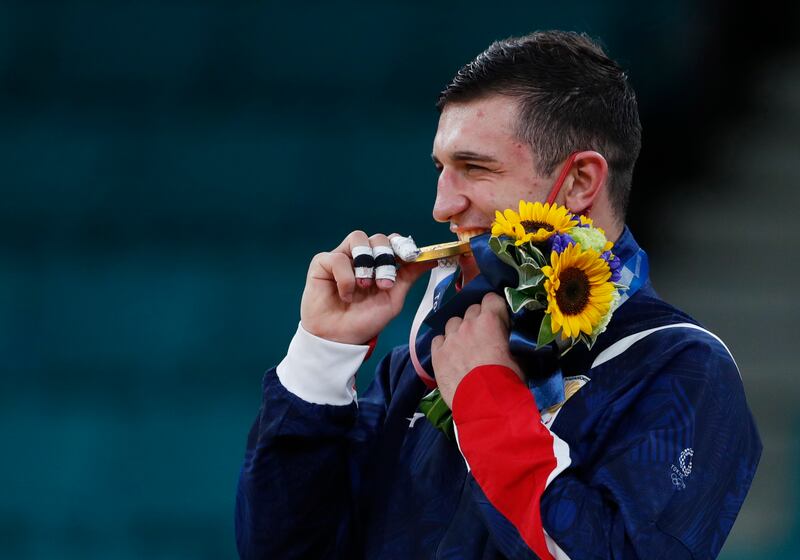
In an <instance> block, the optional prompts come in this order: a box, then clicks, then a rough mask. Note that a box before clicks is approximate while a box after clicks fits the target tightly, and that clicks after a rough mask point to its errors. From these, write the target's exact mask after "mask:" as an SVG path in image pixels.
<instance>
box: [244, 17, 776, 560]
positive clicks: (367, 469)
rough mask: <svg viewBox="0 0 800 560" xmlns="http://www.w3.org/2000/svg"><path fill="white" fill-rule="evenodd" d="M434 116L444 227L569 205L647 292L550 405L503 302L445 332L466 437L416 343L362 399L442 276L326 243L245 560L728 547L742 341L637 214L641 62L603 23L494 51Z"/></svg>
mask: <svg viewBox="0 0 800 560" xmlns="http://www.w3.org/2000/svg"><path fill="white" fill-rule="evenodd" d="M438 107H439V109H440V111H441V116H440V120H439V127H438V130H437V133H436V137H435V139H434V143H433V160H434V164H435V165H436V167H437V169H438V170H439V180H438V190H437V197H436V203H435V205H434V209H433V215H434V218H435V219H436V220H438V221H440V222H449V223H450V226H451V230H452V231H453V232H454V233H455V234H456V235H457V236H458V237H459V238H461V239H467V238H470V237H473V236H475V235H477V234H480V233H483V232H485V231H486V230H487V229H488V228H489V227H490V224H491V222H492V220H493V218H494V212H495V210H498V209H500V210H502V209H504V208H515V207H516V206H517V204H518V202H519V200H520V199H523V200H527V201H544V200H545V199H546V198H547V197H551V198H552V197H555V199H554V200H555V202H556V203H558V204H561V205H564V206H566V207H567V208H568V209H569V210H570V211H571V212H573V213H575V214H581V215H584V216H586V215H589V216H591V218H592V219H593V220H594V224H595V225H596V226H599V227H602V228H603V229H604V230H605V232H606V234H607V236H608V238H609V239H610V240H612V241H614V242H615V249H614V251H615V254H617V256H619V257H620V259H621V260H622V261H623V262H624V263H626V264H625V266H626V270H627V271H628V273H629V274H628V279H629V281H630V282H631V289H630V290H629V293H628V296H629V297H628V299H627V301H626V302H625V303H623V304H622V305H621V307H619V309H617V311H616V312H615V314H614V317H613V319H612V321H611V323H610V324H609V326H608V329H607V330H606V332H605V333H603V334H602V335H601V336H600V337H599V338H598V340H597V343H596V344H595V345H594V347H593V348H592V349H591V350H589V349H587V348H585V347H576V348H574V349H573V350H571V351H570V352H569V353H568V354H566V355H565V356H564V357H563V358H562V359H561V360H560V361H559V363H558V367H559V368H560V370H561V372H562V373H563V377H564V379H566V380H569V382H570V383H571V384H572V385H571V387H572V389H571V390H570V391H568V392H567V394H568V395H569V397H570V398H569V399H568V400H567V401H566V402H563V403H561V404H560V406H556V407H552V408H549V409H547V410H541V409H542V408H543V407H542V405H541V403H537V402H536V399H535V397H534V395H533V394H532V393H531V390H530V389H529V386H528V385H527V383H526V381H527V380H528V379H529V378H535V377H536V375H537V372H536V371H523V368H522V367H521V366H520V365H519V364H520V360H519V359H518V356H516V355H515V354H512V352H511V350H510V347H509V329H510V328H512V325H511V321H510V318H509V313H508V310H507V307H506V304H505V302H504V300H503V299H502V298H501V297H500V296H498V295H496V294H494V293H488V294H487V295H486V296H485V297H484V298H483V299H482V300H481V301H480V303H479V304H475V305H472V306H470V307H469V308H468V309H467V310H466V311H465V312H464V313H463V317H461V316H455V317H453V318H451V319H450V320H449V321H447V324H446V327H445V329H444V332H443V333H442V334H441V335H439V336H437V337H436V338H434V339H433V341H432V342H431V344H430V347H431V351H430V356H429V358H430V363H432V369H433V372H434V375H435V379H436V382H437V383H438V387H439V389H440V391H441V394H442V396H443V398H444V401H445V402H446V403H447V405H448V406H449V407H450V408H451V409H452V411H453V418H454V421H455V428H456V436H457V441H452V440H450V439H449V438H448V437H447V436H446V435H445V434H443V433H442V432H441V431H438V430H436V429H435V428H434V427H433V426H432V425H431V424H430V423H429V422H428V420H427V419H426V418H424V417H421V414H419V413H418V407H419V403H420V399H421V398H422V397H423V396H425V395H426V394H427V393H428V391H429V389H428V387H427V386H426V384H425V382H424V380H423V379H422V378H421V377H420V375H418V374H417V372H416V368H415V366H414V364H412V360H410V358H409V349H408V347H402V348H397V349H395V350H394V351H393V352H392V353H391V354H390V355H388V356H387V357H385V358H384V359H383V361H382V362H381V364H380V365H379V367H378V370H377V374H376V376H375V380H374V382H373V384H372V385H371V386H370V388H369V389H368V390H367V391H366V394H365V395H363V396H361V397H360V398H359V399H358V401H357V404H356V399H355V390H354V383H353V378H354V375H355V372H356V370H357V369H358V367H359V366H360V364H361V363H362V361H363V360H364V359H365V356H366V355H367V353H368V350H369V341H371V340H373V339H374V338H375V337H376V336H377V335H378V334H379V333H380V332H381V330H382V329H383V328H384V326H385V325H386V324H387V323H388V322H389V321H390V320H391V319H392V318H393V317H395V316H396V315H397V314H398V312H399V311H400V309H401V308H402V306H403V303H404V299H405V295H406V293H407V292H408V289H409V287H410V286H411V285H412V283H413V282H414V281H415V280H416V279H417V278H418V277H419V276H420V275H421V274H423V273H424V272H425V271H426V270H428V269H429V268H430V267H429V266H426V265H424V264H414V265H405V266H402V267H400V268H399V270H398V271H397V276H396V278H394V279H393V278H392V275H391V274H389V275H386V274H384V275H378V278H376V279H372V278H364V277H363V276H365V275H364V274H357V273H356V271H354V264H355V267H356V269H358V270H359V271H360V272H363V270H364V269H363V268H362V267H360V266H359V263H360V261H359V257H358V255H360V254H363V253H364V251H363V248H364V247H372V252H373V253H374V254H377V255H379V254H385V253H388V252H389V249H387V248H388V247H389V245H390V242H389V239H388V238H387V237H386V236H384V235H380V234H378V235H373V236H371V237H368V236H367V235H366V234H365V233H363V232H360V231H355V232H353V233H351V234H350V235H349V236H348V237H347V238H346V239H345V240H344V241H343V242H342V244H341V245H339V247H337V248H336V249H334V250H333V251H331V252H329V253H321V254H319V255H317V256H315V257H314V259H313V260H312V262H311V264H310V266H309V271H308V276H307V281H306V287H305V291H304V294H303V299H302V303H301V312H300V314H301V321H300V326H299V327H298V331H297V334H296V335H295V337H294V339H293V341H292V343H291V345H290V347H289V350H288V353H287V356H286V358H285V359H284V360H283V361H282V362H281V364H280V365H278V367H277V368H275V369H272V370H270V371H268V372H267V373H266V375H265V377H264V383H263V404H262V407H261V410H260V413H259V416H258V418H257V420H256V422H255V424H254V426H253V428H252V430H251V432H250V436H249V438H248V444H247V453H246V456H245V462H244V466H243V468H242V471H241V476H240V482H239V490H238V496H237V515H236V524H237V543H238V549H239V554H240V555H241V557H242V558H247V559H255V558H259V559H261V558H413V559H422V558H459V559H488V558H537V557H538V558H542V559H548V558H573V559H577V558H589V557H591V558H612V557H613V558H648V559H649V558H662V557H664V558H710V557H714V556H716V555H717V553H718V552H719V550H720V548H721V547H722V544H723V542H724V540H725V538H726V536H727V534H728V532H729V531H730V528H731V526H732V524H733V521H734V519H735V517H736V515H737V513H738V511H739V508H740V507H741V505H742V502H743V500H744V497H745V495H746V493H747V490H748V488H749V485H750V482H751V480H752V477H753V475H754V472H755V467H756V464H757V461H758V458H759V456H760V451H761V444H760V441H759V438H758V434H757V432H756V429H755V426H754V424H753V420H752V417H751V415H750V412H749V410H748V408H747V404H746V401H745V397H744V392H743V387H742V383H741V380H740V377H739V373H738V371H737V368H736V365H735V363H734V361H733V359H732V357H731V356H730V354H729V353H728V351H727V349H726V348H725V346H724V345H723V344H722V343H721V341H719V339H717V338H716V337H715V336H714V335H712V334H711V333H708V332H707V331H705V330H704V329H702V328H701V327H699V326H698V325H697V323H696V322H695V321H694V320H693V319H691V318H690V317H688V316H687V315H685V314H684V313H682V312H680V311H678V310H676V309H675V308H673V307H671V306H669V305H668V304H666V303H665V302H663V301H662V300H660V299H659V298H658V296H657V295H656V294H655V292H654V291H653V289H652V287H651V285H650V283H649V281H648V279H647V271H646V256H645V255H644V253H643V252H642V251H641V249H640V248H639V247H638V245H637V244H636V242H635V241H634V239H633V236H632V235H631V233H630V231H629V230H628V229H627V228H625V226H624V216H625V207H626V203H627V199H628V192H629V189H630V182H631V176H632V172H633V167H634V164H635V161H636V158H637V156H638V152H639V146H640V124H639V118H638V112H637V107H636V100H635V96H634V93H633V91H632V90H631V88H630V86H629V85H628V82H627V79H626V76H625V74H624V73H623V72H622V70H621V69H620V68H619V67H618V66H617V64H616V63H614V62H613V61H611V60H610V59H609V58H608V57H607V56H606V55H605V54H604V53H603V51H602V49H601V48H600V47H598V46H597V45H596V44H595V43H593V42H592V41H591V40H590V39H588V38H587V37H585V36H582V35H578V34H573V33H564V32H540V33H534V34H532V35H529V36H526V37H522V38H516V39H509V40H506V41H501V42H497V43H495V44H493V45H491V46H490V47H489V48H488V49H487V51H485V52H484V53H482V54H481V55H479V56H478V57H477V58H476V59H475V60H474V61H472V62H471V63H469V64H467V65H466V66H465V67H464V68H462V69H461V70H460V71H459V72H458V74H457V75H456V77H455V78H454V80H453V81H452V83H451V84H450V85H449V86H448V87H447V88H446V89H445V90H444V91H443V92H442V94H441V96H440V99H439V103H438ZM359 248H360V249H359ZM354 250H355V253H356V257H355V259H354V257H353V253H354ZM367 252H369V251H367ZM362 260H363V259H362ZM361 264H363V263H361ZM459 265H460V270H461V277H462V283H463V285H464V286H465V288H464V291H467V290H468V289H469V285H470V282H471V281H473V280H474V279H475V278H477V277H478V275H479V274H480V273H481V270H480V269H479V267H478V264H477V263H476V261H475V259H474V258H473V257H472V256H462V257H461V258H460V261H459ZM473 285H474V284H473ZM631 292H633V293H631ZM460 296H461V294H458V295H457V296H455V297H456V298H458V297H460ZM420 358H425V356H421V357H420ZM575 389H579V390H577V391H575Z"/></svg>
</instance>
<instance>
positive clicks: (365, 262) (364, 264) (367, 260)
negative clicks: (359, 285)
mask: <svg viewBox="0 0 800 560" xmlns="http://www.w3.org/2000/svg"><path fill="white" fill-rule="evenodd" d="M353 266H354V267H357V268H373V267H374V266H375V259H374V258H372V255H358V256H357V257H356V258H354V259H353Z"/></svg>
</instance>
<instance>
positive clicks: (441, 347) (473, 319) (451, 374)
mask: <svg viewBox="0 0 800 560" xmlns="http://www.w3.org/2000/svg"><path fill="white" fill-rule="evenodd" d="M509 329H510V319H509V317H508V309H507V308H506V302H505V300H504V299H503V298H502V297H500V296H498V295H497V294H494V293H489V294H486V295H485V296H484V297H483V301H482V302H481V303H480V304H477V303H476V304H475V305H471V306H470V307H469V308H468V309H467V312H466V313H465V314H464V318H463V319H461V318H460V317H453V318H452V319H450V320H449V321H447V324H446V325H445V327H444V335H439V336H437V337H436V338H434V339H433V340H432V341H431V363H432V365H433V371H434V373H435V374H436V382H437V383H438V385H439V391H440V392H441V393H442V398H443V399H444V402H445V403H447V406H449V407H450V408H451V409H452V408H453V396H454V395H455V393H456V388H457V387H458V384H459V383H461V380H462V379H464V377H465V376H466V375H467V374H468V373H469V372H470V371H472V370H473V369H475V368H476V367H478V366H483V365H502V366H507V367H509V368H511V369H512V370H514V371H515V372H516V374H517V375H518V376H519V378H520V379H523V375H522V372H521V371H520V368H519V366H518V365H517V363H516V362H515V361H514V358H512V357H511V351H510V350H509V347H508V335H509Z"/></svg>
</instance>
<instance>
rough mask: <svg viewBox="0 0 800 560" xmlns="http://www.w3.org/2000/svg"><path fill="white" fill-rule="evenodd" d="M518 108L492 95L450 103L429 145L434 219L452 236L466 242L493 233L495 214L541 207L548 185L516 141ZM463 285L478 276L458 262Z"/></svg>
mask: <svg viewBox="0 0 800 560" xmlns="http://www.w3.org/2000/svg"><path fill="white" fill-rule="evenodd" d="M517 111H518V109H517V102H516V101H515V100H514V99H512V98H509V97H505V96H500V95H495V96H492V97H487V98H484V99H479V100H476V101H470V102H467V103H448V104H447V105H446V106H445V107H444V110H443V111H442V114H441V116H440V117H439V128H438V129H437V131H436V137H435V138H434V140H433V154H432V157H433V162H434V165H436V168H437V169H438V170H439V181H438V184H437V189H436V202H435V204H434V206H433V217H434V219H435V220H436V221H438V222H450V231H452V232H454V233H456V234H457V235H458V237H459V239H462V240H464V239H469V238H470V237H473V236H474V235H477V234H479V233H483V232H485V231H487V230H489V229H490V228H491V224H492V221H493V220H494V212H495V210H501V211H502V210H503V209H505V208H513V209H516V208H517V206H518V205H519V201H520V199H524V200H528V201H532V202H534V201H544V199H545V198H546V197H547V194H548V192H549V188H550V186H551V183H552V180H551V178H549V177H542V176H540V175H539V174H538V173H537V171H536V167H535V165H534V161H533V154H532V152H531V149H530V147H529V146H528V144H527V143H525V142H524V141H522V140H520V139H518V138H517V137H516V136H515V133H514V131H515V124H516V122H517ZM461 266H462V270H463V272H464V276H465V279H466V280H471V279H472V277H474V276H475V274H477V268H476V267H475V263H474V261H473V260H472V259H471V257H470V258H462V259H461Z"/></svg>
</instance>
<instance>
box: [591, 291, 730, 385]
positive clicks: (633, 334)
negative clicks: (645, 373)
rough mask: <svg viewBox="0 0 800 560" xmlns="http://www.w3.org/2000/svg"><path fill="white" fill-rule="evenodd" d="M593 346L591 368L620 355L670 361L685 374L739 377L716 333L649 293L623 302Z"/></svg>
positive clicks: (645, 361)
mask: <svg viewBox="0 0 800 560" xmlns="http://www.w3.org/2000/svg"><path fill="white" fill-rule="evenodd" d="M593 350H594V351H593V352H592V363H591V369H593V368H596V367H600V366H603V365H605V364H611V363H613V361H614V360H618V359H623V360H624V362H625V363H626V364H627V365H628V366H630V365H631V364H641V365H642V366H646V367H648V368H649V369H654V368H658V367H660V366H667V365H670V366H674V367H673V368H672V369H676V368H678V369H683V371H684V373H685V374H687V375H689V374H691V373H692V372H694V374H696V375H699V376H702V377H705V378H708V377H709V376H714V375H715V373H725V374H730V373H731V372H735V373H736V376H737V377H738V368H737V366H736V362H735V361H734V359H733V356H732V354H731V352H730V350H729V349H728V347H727V346H726V345H725V343H724V342H723V341H722V340H721V339H720V338H719V337H718V336H717V335H716V334H714V333H713V332H711V331H710V330H708V329H707V328H705V327H704V326H703V325H702V324H700V323H699V322H698V321H697V320H695V319H694V318H693V317H691V316H690V315H689V314H688V313H686V312H684V311H682V310H680V309H678V308H677V307H675V306H673V305H671V304H669V303H667V302H665V301H664V300H662V299H661V298H659V297H658V296H657V295H655V294H654V293H652V292H650V293H643V294H641V295H640V294H637V295H635V296H634V297H632V298H631V299H630V300H629V301H628V302H626V303H625V304H624V305H622V306H621V307H620V308H619V309H618V310H617V312H616V313H615V314H614V318H613V319H612V321H611V323H610V324H609V329H608V331H607V332H606V333H603V335H601V337H600V338H598V345H597V347H596V348H595V349H593Z"/></svg>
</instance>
